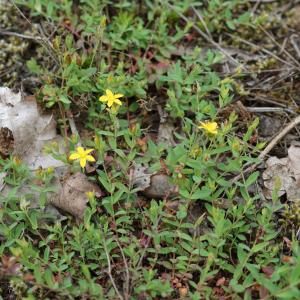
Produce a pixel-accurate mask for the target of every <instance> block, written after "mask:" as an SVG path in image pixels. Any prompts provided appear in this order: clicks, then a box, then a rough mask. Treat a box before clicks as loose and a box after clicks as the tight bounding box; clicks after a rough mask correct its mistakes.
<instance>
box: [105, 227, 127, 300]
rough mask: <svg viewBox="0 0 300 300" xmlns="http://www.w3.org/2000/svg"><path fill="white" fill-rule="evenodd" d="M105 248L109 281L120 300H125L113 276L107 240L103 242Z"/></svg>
mask: <svg viewBox="0 0 300 300" xmlns="http://www.w3.org/2000/svg"><path fill="white" fill-rule="evenodd" d="M101 231H102V230H101ZM102 234H104V233H103V231H102ZM103 248H104V252H105V255H106V259H107V274H108V276H109V279H110V281H111V283H112V285H113V287H114V289H115V292H116V293H117V295H118V297H119V299H120V300H124V299H123V297H122V295H121V294H120V292H119V290H118V288H117V285H116V283H115V280H114V278H113V276H112V272H111V270H112V269H111V263H110V258H109V253H108V250H107V247H106V241H105V240H104V241H103Z"/></svg>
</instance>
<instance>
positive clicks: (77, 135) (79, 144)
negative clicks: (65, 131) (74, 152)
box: [67, 112, 82, 146]
mask: <svg viewBox="0 0 300 300" xmlns="http://www.w3.org/2000/svg"><path fill="white" fill-rule="evenodd" d="M67 115H68V120H69V125H70V129H71V132H72V134H73V135H75V136H76V137H77V138H78V143H77V145H78V146H81V145H82V142H81V138H80V135H79V132H78V130H77V127H76V124H75V121H74V119H73V117H72V116H71V115H70V113H68V112H67Z"/></svg>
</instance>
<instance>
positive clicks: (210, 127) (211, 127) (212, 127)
mask: <svg viewBox="0 0 300 300" xmlns="http://www.w3.org/2000/svg"><path fill="white" fill-rule="evenodd" d="M200 124H201V125H200V126H199V128H202V129H204V130H205V131H206V132H208V133H211V134H217V133H218V124H217V123H216V122H200Z"/></svg>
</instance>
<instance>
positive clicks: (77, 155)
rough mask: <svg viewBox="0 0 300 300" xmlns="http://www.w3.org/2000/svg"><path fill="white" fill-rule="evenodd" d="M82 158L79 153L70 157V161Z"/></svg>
mask: <svg viewBox="0 0 300 300" xmlns="http://www.w3.org/2000/svg"><path fill="white" fill-rule="evenodd" d="M78 158H80V155H79V154H78V153H72V154H71V155H70V156H69V159H70V160H75V159H78Z"/></svg>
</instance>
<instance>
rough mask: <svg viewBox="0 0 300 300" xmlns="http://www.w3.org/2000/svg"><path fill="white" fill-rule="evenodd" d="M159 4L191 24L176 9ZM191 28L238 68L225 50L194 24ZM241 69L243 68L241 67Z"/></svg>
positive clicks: (169, 5) (237, 63)
mask: <svg viewBox="0 0 300 300" xmlns="http://www.w3.org/2000/svg"><path fill="white" fill-rule="evenodd" d="M160 1H161V3H163V4H166V5H167V6H168V7H169V8H170V9H172V10H173V11H174V12H175V13H176V14H178V16H180V17H181V18H182V19H183V20H184V21H185V22H186V23H191V21H190V20H189V19H188V18H187V17H186V16H184V15H183V14H182V13H181V12H179V11H177V10H176V8H175V7H174V6H173V5H171V4H170V3H168V2H164V1H162V0H160ZM191 26H192V27H193V28H194V29H195V30H196V31H197V32H198V33H199V34H200V36H202V37H203V38H204V39H205V40H206V41H207V42H209V43H210V44H212V45H213V46H214V47H215V48H217V49H218V50H219V51H220V52H222V53H223V54H224V55H225V56H226V57H227V58H229V59H230V60H231V61H232V62H233V63H234V64H235V65H236V66H239V65H240V63H239V62H238V61H237V60H236V59H234V58H233V57H232V56H231V55H230V54H229V53H228V52H227V51H226V50H225V49H223V48H222V47H221V46H220V45H219V44H218V43H216V42H215V41H214V40H213V39H211V38H210V37H209V36H208V35H207V34H206V33H204V32H203V31H202V30H201V29H200V28H199V27H198V26H196V25H195V24H194V23H192V24H191ZM243 68H245V67H244V66H243Z"/></svg>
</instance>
